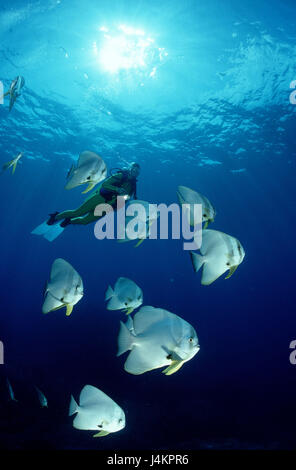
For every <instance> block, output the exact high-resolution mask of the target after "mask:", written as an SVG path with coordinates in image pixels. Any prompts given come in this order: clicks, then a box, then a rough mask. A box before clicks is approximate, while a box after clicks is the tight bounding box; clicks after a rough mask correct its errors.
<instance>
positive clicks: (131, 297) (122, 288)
mask: <svg viewBox="0 0 296 470" xmlns="http://www.w3.org/2000/svg"><path fill="white" fill-rule="evenodd" d="M105 300H106V301H107V300H108V301H109V302H108V304H107V309H108V310H124V311H125V312H126V314H127V315H129V314H130V313H131V312H132V311H133V310H135V309H136V308H138V307H140V305H142V303H143V291H142V289H141V288H140V287H139V286H138V285H137V284H136V283H135V282H134V281H132V280H131V279H128V278H126V277H120V278H119V279H118V280H117V281H116V283H115V286H114V289H112V287H111V286H109V287H108V289H107V292H106V294H105Z"/></svg>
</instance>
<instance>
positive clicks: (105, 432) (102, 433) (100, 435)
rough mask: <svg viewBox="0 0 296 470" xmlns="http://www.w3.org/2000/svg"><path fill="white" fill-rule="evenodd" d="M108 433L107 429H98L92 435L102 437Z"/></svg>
mask: <svg viewBox="0 0 296 470" xmlns="http://www.w3.org/2000/svg"><path fill="white" fill-rule="evenodd" d="M108 434H110V433H109V432H108V431H100V432H98V433H97V434H94V435H93V437H103V436H108Z"/></svg>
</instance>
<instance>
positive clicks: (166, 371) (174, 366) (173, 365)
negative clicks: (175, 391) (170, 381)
mask: <svg viewBox="0 0 296 470" xmlns="http://www.w3.org/2000/svg"><path fill="white" fill-rule="evenodd" d="M183 364H184V361H172V363H171V365H170V366H169V367H167V368H166V369H164V370H163V371H162V373H163V374H165V375H172V374H174V373H175V372H178V370H179V369H181V367H182V365H183Z"/></svg>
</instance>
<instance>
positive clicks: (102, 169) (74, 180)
mask: <svg viewBox="0 0 296 470" xmlns="http://www.w3.org/2000/svg"><path fill="white" fill-rule="evenodd" d="M106 176H107V166H106V163H105V162H104V160H103V159H102V158H101V157H100V156H99V155H97V154H96V153H94V152H90V151H89V150H86V151H85V152H82V153H81V154H80V155H79V159H78V162H77V165H72V167H71V168H70V170H69V173H68V178H69V181H68V183H67V184H66V186H65V188H66V189H72V188H76V187H77V186H80V185H82V184H88V186H87V188H86V189H85V191H83V193H82V194H85V193H88V191H90V190H91V189H93V188H94V187H95V186H96V185H97V184H98V183H100V182H101V181H103V180H104V179H105V178H106Z"/></svg>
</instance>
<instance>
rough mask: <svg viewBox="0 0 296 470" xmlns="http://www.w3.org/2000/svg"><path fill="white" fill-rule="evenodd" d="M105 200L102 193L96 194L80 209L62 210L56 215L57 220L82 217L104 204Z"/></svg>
mask: <svg viewBox="0 0 296 470" xmlns="http://www.w3.org/2000/svg"><path fill="white" fill-rule="evenodd" d="M104 202H105V199H104V198H103V197H102V196H101V195H100V196H94V197H92V198H90V199H88V200H87V201H85V202H84V203H83V204H82V205H81V206H80V207H78V209H74V210H72V211H64V212H60V213H59V214H57V215H56V217H55V220H62V219H75V218H76V217H81V216H83V215H86V214H89V213H90V212H93V211H94V210H95V208H96V206H97V205H98V204H103V203H104Z"/></svg>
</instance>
